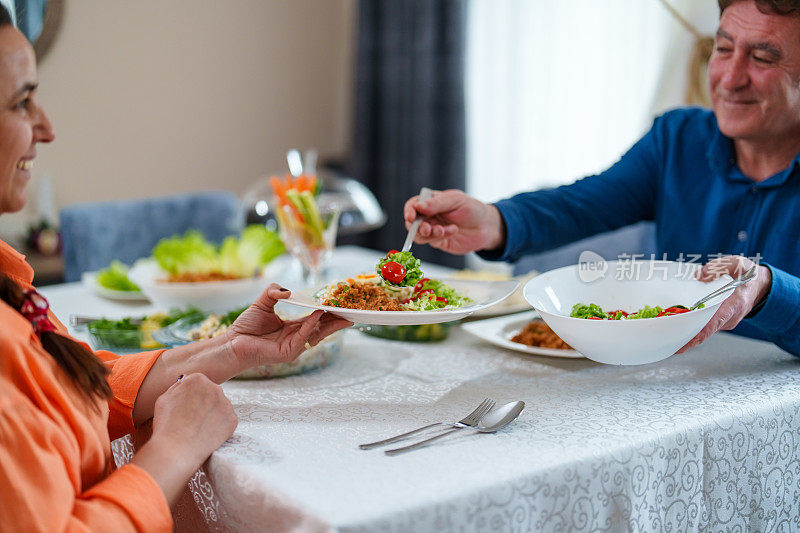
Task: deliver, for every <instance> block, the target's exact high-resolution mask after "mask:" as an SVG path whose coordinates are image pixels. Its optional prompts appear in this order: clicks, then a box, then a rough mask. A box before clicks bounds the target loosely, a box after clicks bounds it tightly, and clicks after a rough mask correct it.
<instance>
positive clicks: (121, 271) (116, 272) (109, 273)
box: [96, 260, 139, 291]
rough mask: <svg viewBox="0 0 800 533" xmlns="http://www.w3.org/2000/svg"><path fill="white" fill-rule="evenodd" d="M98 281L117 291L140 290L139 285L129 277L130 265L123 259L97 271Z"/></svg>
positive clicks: (103, 285) (101, 284) (102, 285)
mask: <svg viewBox="0 0 800 533" xmlns="http://www.w3.org/2000/svg"><path fill="white" fill-rule="evenodd" d="M96 280H97V283H98V285H100V286H101V287H105V288H106V289H112V290H115V291H138V290H139V286H138V285H137V284H135V283H134V282H132V281H131V280H130V279H128V265H126V264H125V263H123V262H121V261H117V260H114V261H111V264H110V265H109V266H108V267H106V268H104V269H102V270H100V271H99V272H98V273H97V278H96Z"/></svg>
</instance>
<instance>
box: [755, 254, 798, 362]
mask: <svg viewBox="0 0 800 533" xmlns="http://www.w3.org/2000/svg"><path fill="white" fill-rule="evenodd" d="M765 266H767V267H768V268H769V270H770V273H771V279H772V283H771V287H770V290H769V293H768V294H767V296H766V299H765V300H764V301H763V306H762V307H761V309H759V310H758V311H757V312H756V313H755V315H754V316H753V317H752V318H746V319H745V320H746V322H747V323H749V324H750V325H752V326H754V327H756V328H758V329H759V330H761V331H762V332H764V334H765V335H766V337H767V338H768V339H769V340H771V341H772V342H774V343H775V344H777V345H778V346H780V347H781V348H783V349H784V350H786V351H787V352H789V353H792V354H794V355H799V356H800V305H798V304H799V303H800V278H798V277H797V276H793V275H791V274H789V273H787V272H784V271H783V270H780V269H779V268H775V267H774V266H772V265H765Z"/></svg>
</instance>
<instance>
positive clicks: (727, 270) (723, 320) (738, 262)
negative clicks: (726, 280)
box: [676, 255, 772, 353]
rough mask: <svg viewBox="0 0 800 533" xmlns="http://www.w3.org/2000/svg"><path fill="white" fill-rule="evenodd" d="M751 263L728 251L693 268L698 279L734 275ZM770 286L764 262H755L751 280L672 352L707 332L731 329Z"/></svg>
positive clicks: (699, 339) (697, 341)
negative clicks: (761, 263) (695, 268)
mask: <svg viewBox="0 0 800 533" xmlns="http://www.w3.org/2000/svg"><path fill="white" fill-rule="evenodd" d="M753 265H755V263H754V262H753V261H751V260H749V259H747V258H746V257H742V256H738V255H728V256H724V257H720V258H718V259H714V260H712V261H709V262H708V263H706V264H705V265H703V268H701V269H700V270H698V271H697V274H696V277H697V279H699V280H700V281H706V282H708V281H713V280H715V279H717V278H718V277H720V276H722V275H723V274H728V275H729V276H731V277H732V278H734V279H736V278H738V277H740V276H741V275H742V274H744V273H745V272H747V271H748V270H749V269H750V268H751V267H752V266H753ZM771 287H772V273H771V272H770V271H769V269H768V268H767V267H765V266H759V267H758V270H757V276H756V278H755V279H754V280H752V281H750V282H749V283H745V284H744V285H740V286H738V287H736V289H734V291H733V294H731V295H730V296H729V297H728V298H727V299H726V300H725V301H724V302H722V305H720V306H719V308H718V309H717V312H716V313H714V316H713V317H711V320H709V321H708V324H706V325H705V327H704V328H703V329H702V330H700V333H698V334H697V335H695V337H694V338H693V339H692V340H690V341H689V342H687V343H686V345H685V346H684V347H683V348H681V349H680V350H678V351H677V352H676V353H683V352H685V351H686V350H688V349H690V348H693V347H695V346H697V345H698V344H700V343H702V342H704V341H705V340H706V339H708V338H709V337H710V336H711V335H713V334H714V333H716V332H717V331H720V330H731V329H733V328H735V327H736V326H737V325H738V324H739V322H741V321H742V319H743V318H744V317H746V316H747V314H748V313H749V312H750V311H751V310H752V309H753V307H755V305H756V304H757V303H758V302H760V301H761V300H762V298H766V297H767V295H768V294H769V290H770V288H771Z"/></svg>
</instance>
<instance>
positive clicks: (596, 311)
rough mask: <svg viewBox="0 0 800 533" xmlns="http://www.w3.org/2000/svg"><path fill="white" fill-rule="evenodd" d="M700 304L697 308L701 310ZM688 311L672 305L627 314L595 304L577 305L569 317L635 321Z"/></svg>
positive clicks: (683, 307)
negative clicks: (607, 309)
mask: <svg viewBox="0 0 800 533" xmlns="http://www.w3.org/2000/svg"><path fill="white" fill-rule="evenodd" d="M702 307H703V305H702V304H701V305H700V307H699V308H702ZM699 308H698V309H699ZM689 311H690V309H689V308H688V307H685V306H683V305H673V306H671V307H666V308H664V307H661V306H658V305H657V306H655V307H650V306H649V305H645V306H644V307H642V308H641V309H639V310H637V311H636V312H633V313H628V312H626V311H623V310H622V309H617V310H615V311H604V310H603V308H601V307H600V306H599V305H597V304H584V303H577V304H575V305H574V306H572V312H570V314H569V316H571V317H572V318H586V319H589V320H637V319H640V318H658V317H662V316H671V315H679V314H681V313H688V312H689Z"/></svg>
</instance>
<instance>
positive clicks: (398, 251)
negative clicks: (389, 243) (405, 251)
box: [386, 250, 400, 257]
mask: <svg viewBox="0 0 800 533" xmlns="http://www.w3.org/2000/svg"><path fill="white" fill-rule="evenodd" d="M399 253H400V250H389V251H388V252H386V257H389V256H390V255H392V254H399Z"/></svg>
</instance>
